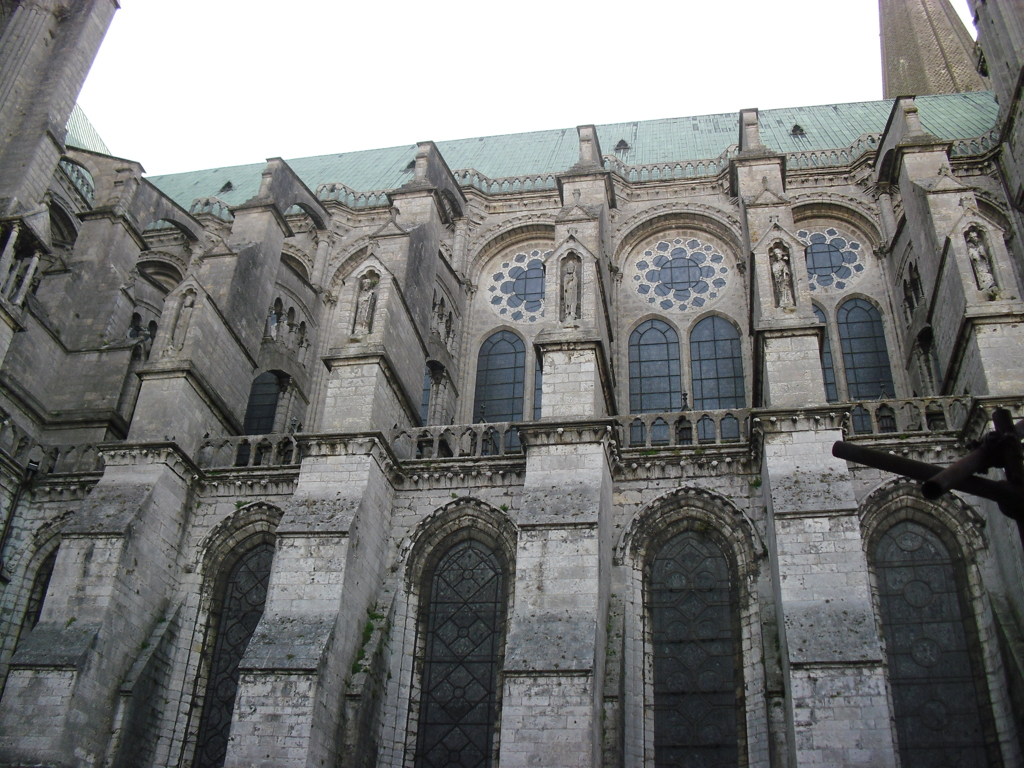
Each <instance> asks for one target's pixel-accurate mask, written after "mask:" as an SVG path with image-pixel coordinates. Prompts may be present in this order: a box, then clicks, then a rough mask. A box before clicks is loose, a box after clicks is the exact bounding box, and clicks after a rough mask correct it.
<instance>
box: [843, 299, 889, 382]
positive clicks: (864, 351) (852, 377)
mask: <svg viewBox="0 0 1024 768" xmlns="http://www.w3.org/2000/svg"><path fill="white" fill-rule="evenodd" d="M837 317H838V320H839V340H840V342H841V343H842V346H843V365H844V366H845V368H846V386H847V389H849V392H850V398H851V399H853V400H876V399H878V398H882V397H892V396H893V395H895V394H896V391H895V388H894V387H893V384H892V372H891V371H890V370H889V352H888V350H887V349H886V346H885V331H884V329H883V328H882V316H881V315H880V314H879V313H878V310H877V309H876V308H875V306H874V305H873V304H871V303H870V302H868V301H865V300H864V299H850V300H849V301H847V302H845V303H844V304H843V305H842V306H841V307H839V312H838V313H837Z"/></svg>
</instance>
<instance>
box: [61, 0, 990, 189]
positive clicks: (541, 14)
mask: <svg viewBox="0 0 1024 768" xmlns="http://www.w3.org/2000/svg"><path fill="white" fill-rule="evenodd" d="M953 5H954V6H955V7H956V9H957V11H958V12H959V13H960V15H961V16H962V17H963V19H964V21H965V23H966V24H967V27H968V29H969V30H970V31H971V34H972V35H974V34H975V31H974V27H973V25H972V24H971V23H970V15H969V12H968V10H967V0H953ZM282 8H283V9H284V10H282ZM880 98H882V85H881V66H880V53H879V41H878V4H877V0H775V2H764V0H714V1H713V2H703V1H701V2H698V0H674V1H673V2H667V1H666V2H651V1H650V0H618V1H617V2H614V3H605V4H601V5H598V4H589V3H584V2H579V1H578V0H573V1H570V0H513V1H512V2H506V3H494V2H491V3H485V2H479V0H434V1H433V2H429V3H427V2H409V1H408V0H390V1H388V2H385V1H384V0H375V1H364V2H351V0H350V1H349V2H338V1H337V0H291V2H289V3H282V2H280V0H276V1H275V2H270V0H122V8H121V10H120V11H118V12H117V14H116V15H115V17H114V22H113V24H112V25H111V27H110V31H109V32H108V33H107V39H106V41H105V42H104V44H103V47H102V48H101V49H100V53H99V56H98V57H97V58H96V63H95V64H94V66H93V69H92V72H91V73H90V75H89V78H88V80H87V81H86V84H85V88H84V89H83V91H82V95H81V97H80V99H79V101H80V103H81V105H82V108H83V109H84V110H85V112H86V114H87V115H88V116H89V119H90V120H91V121H92V122H93V124H94V125H95V126H96V128H97V130H98V131H99V133H100V135H101V136H102V137H103V139H104V141H106V143H107V145H108V146H109V147H110V149H111V151H112V152H113V153H114V154H116V155H120V156H122V157H128V158H131V159H133V160H138V161H140V162H141V163H142V164H143V165H144V166H145V167H146V170H147V171H148V172H149V173H151V174H160V173H173V172H178V171H187V170H197V169H202V168H213V167H219V166H227V165H237V164H241V163H253V162H260V161H262V160H264V159H265V158H267V157H284V158H296V157H306V156H309V155H321V154H330V153H339V152H349V151H353V150H359V149H370V148H374V147H388V146H397V145H404V144H413V143H415V142H416V141H423V140H427V139H432V140H435V141H440V140H444V139H458V138H466V137H471V136H487V135H492V134H502V133H517V132H520V131H530V130H542V129H546V128H562V127H571V126H575V125H579V124H584V123H614V122H626V121H632V120H646V119H652V118H660V117H678V116H688V115H703V114H713V113H718V112H737V111H739V110H740V109H742V108H745V107H759V108H761V109H771V108H776V107H792V106H802V105H813V104H828V103H841V102H849V101H868V100H873V99H880Z"/></svg>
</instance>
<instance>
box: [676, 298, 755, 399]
mask: <svg viewBox="0 0 1024 768" xmlns="http://www.w3.org/2000/svg"><path fill="white" fill-rule="evenodd" d="M690 367H691V368H692V370H693V407H694V408H695V409H696V410H707V411H711V410H718V409H722V408H744V407H745V406H746V395H745V393H744V388H743V354H742V351H741V349H740V332H739V331H738V330H736V326H734V325H733V324H732V323H730V322H729V321H728V320H726V319H725V318H723V317H718V316H716V315H712V316H711V317H705V318H704V319H703V320H701V321H700V322H699V323H697V324H696V325H695V326H693V330H692V331H691V332H690Z"/></svg>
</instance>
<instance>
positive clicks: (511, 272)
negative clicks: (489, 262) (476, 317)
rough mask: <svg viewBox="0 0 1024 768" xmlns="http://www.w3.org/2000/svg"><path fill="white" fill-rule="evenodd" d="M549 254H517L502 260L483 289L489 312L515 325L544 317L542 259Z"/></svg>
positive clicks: (546, 252)
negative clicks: (492, 311)
mask: <svg viewBox="0 0 1024 768" xmlns="http://www.w3.org/2000/svg"><path fill="white" fill-rule="evenodd" d="M549 253H551V251H541V250H540V249H531V250H529V251H520V252H519V253H516V254H514V255H512V256H511V257H508V258H507V259H504V260H502V261H501V262H499V264H498V265H497V267H496V271H495V272H493V273H492V274H491V279H490V282H491V284H490V285H489V286H488V287H487V291H488V295H489V299H488V301H489V303H490V305H491V309H493V310H494V311H495V312H497V313H498V314H499V315H501V316H502V317H505V318H507V319H509V320H515V321H516V322H524V323H534V322H536V321H537V320H538V318H541V317H544V258H545V257H546V256H547V255H548V254H549Z"/></svg>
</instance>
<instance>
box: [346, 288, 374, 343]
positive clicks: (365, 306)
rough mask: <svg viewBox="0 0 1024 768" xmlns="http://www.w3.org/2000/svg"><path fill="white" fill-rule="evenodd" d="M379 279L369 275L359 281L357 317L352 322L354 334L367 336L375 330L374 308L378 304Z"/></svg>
mask: <svg viewBox="0 0 1024 768" xmlns="http://www.w3.org/2000/svg"><path fill="white" fill-rule="evenodd" d="M376 285H377V281H376V280H374V279H373V278H372V277H371V276H369V275H367V276H366V277H364V278H362V279H361V280H360V281H359V298H357V299H356V319H355V322H354V323H353V324H352V335H353V336H365V335H367V334H368V333H369V332H370V331H372V330H373V310H374V309H375V308H376V306H377V291H375V290H374V288H375V286H376Z"/></svg>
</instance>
